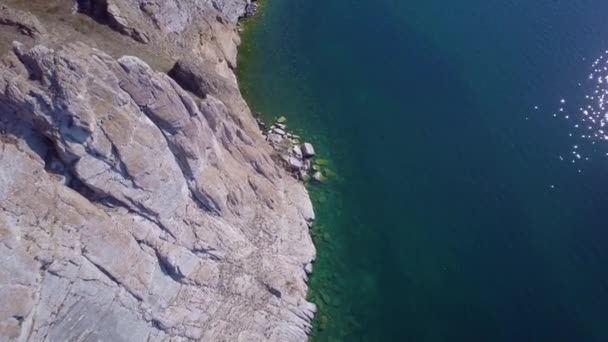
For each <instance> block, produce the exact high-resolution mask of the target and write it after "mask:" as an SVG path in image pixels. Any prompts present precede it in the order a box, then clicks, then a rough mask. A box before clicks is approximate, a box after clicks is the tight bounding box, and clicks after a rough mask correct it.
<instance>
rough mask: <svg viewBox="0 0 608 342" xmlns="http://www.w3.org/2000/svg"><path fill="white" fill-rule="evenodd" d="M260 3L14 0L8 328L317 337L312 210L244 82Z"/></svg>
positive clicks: (5, 253)
mask: <svg viewBox="0 0 608 342" xmlns="http://www.w3.org/2000/svg"><path fill="white" fill-rule="evenodd" d="M246 6H247V2H246V1H240V0H225V1H214V2H207V1H197V0H167V1H160V0H157V1H154V0H103V1H94V0H88V1H69V0H48V1H42V0H40V1H38V0H34V1H31V2H24V1H16V0H15V1H6V2H5V4H3V5H0V47H2V48H3V49H4V50H3V51H2V53H1V55H2V58H1V59H0V340H2V341H5V340H6V341H263V340H264V341H265V340H270V341H303V340H306V338H307V333H308V332H309V331H310V322H311V320H312V317H313V314H314V311H315V307H314V305H313V304H311V303H309V302H307V301H306V299H305V297H306V292H307V285H306V280H307V273H306V270H310V265H311V262H312V261H313V260H314V258H315V249H314V246H313V244H312V241H311V238H310V235H309V230H308V225H309V224H310V223H311V222H312V220H314V213H313V210H312V206H311V203H310V200H309V198H308V194H307V192H306V190H305V188H304V187H303V185H302V184H300V183H299V182H297V181H296V180H295V179H294V178H292V177H290V176H288V175H287V174H286V172H285V171H284V170H283V169H282V168H281V167H278V166H277V165H276V164H275V162H274V160H273V158H272V157H271V154H272V149H271V148H270V147H269V146H268V145H267V143H266V142H265V141H264V138H263V136H262V135H261V134H260V132H259V130H258V129H257V126H256V123H255V120H254V119H253V117H252V116H251V113H250V111H249V108H248V107H247V105H246V103H245V102H244V101H243V99H242V98H241V95H240V92H239V91H238V86H237V83H236V78H235V77H234V74H233V72H232V69H233V68H234V67H235V66H236V48H237V45H238V43H239V40H238V33H237V31H236V30H235V27H236V26H235V25H236V21H237V19H238V18H239V17H240V16H242V15H243V13H244V10H245V7H246ZM15 13H16V14H15ZM13 14H15V15H13ZM51 14H52V15H51ZM83 27H86V29H83ZM171 34H174V36H173V38H171V37H172V36H171ZM159 47H163V49H159ZM170 70H171V72H169V71H170ZM169 75H171V76H169ZM172 77H174V78H172Z"/></svg>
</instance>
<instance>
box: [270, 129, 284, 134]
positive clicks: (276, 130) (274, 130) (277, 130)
mask: <svg viewBox="0 0 608 342" xmlns="http://www.w3.org/2000/svg"><path fill="white" fill-rule="evenodd" d="M272 131H273V132H274V133H276V134H278V135H280V136H284V135H285V131H284V130H282V129H280V128H273V129H272Z"/></svg>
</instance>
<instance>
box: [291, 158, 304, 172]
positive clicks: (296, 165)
mask: <svg viewBox="0 0 608 342" xmlns="http://www.w3.org/2000/svg"><path fill="white" fill-rule="evenodd" d="M288 160H289V167H290V168H291V169H292V170H301V169H302V166H303V165H302V160H300V159H298V158H295V157H289V159H288Z"/></svg>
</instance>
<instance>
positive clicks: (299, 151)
mask: <svg viewBox="0 0 608 342" xmlns="http://www.w3.org/2000/svg"><path fill="white" fill-rule="evenodd" d="M291 151H292V152H293V155H294V156H296V157H297V158H299V159H302V149H301V148H300V146H294V147H293V148H292V149H291Z"/></svg>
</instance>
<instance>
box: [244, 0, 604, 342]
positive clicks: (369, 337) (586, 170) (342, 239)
mask: <svg viewBox="0 0 608 342" xmlns="http://www.w3.org/2000/svg"><path fill="white" fill-rule="evenodd" d="M607 15H608V2H606V1H600V0H570V1H563V0H536V1H515V0H502V1H499V0H483V1H482V0H461V1H458V2H449V1H445V0H444V1H439V0H427V1H424V2H422V1H409V0H400V1H397V0H377V1H361V0H350V1H346V0H328V1H324V2H321V3H320V2H312V1H302V0H264V4H263V11H262V13H261V15H260V16H259V17H258V18H257V19H256V20H255V21H254V22H253V23H250V24H249V25H248V30H247V31H246V33H245V35H244V44H243V46H242V48H241V50H240V61H239V63H240V65H239V70H238V71H239V81H240V83H241V87H242V90H243V93H244V95H245V97H246V99H247V100H248V102H249V103H250V104H251V105H252V107H253V108H254V110H256V111H259V112H262V113H263V116H264V117H265V118H267V119H268V120H270V119H272V118H273V117H278V116H280V115H285V116H286V117H287V118H288V120H289V121H288V123H289V125H290V126H291V128H292V129H294V130H296V131H297V132H299V133H301V134H302V135H304V136H306V137H308V139H309V140H311V141H312V142H313V143H314V144H315V145H316V147H317V150H319V152H320V154H321V157H322V158H324V159H327V161H328V163H329V165H328V166H327V167H328V168H329V169H331V170H332V171H334V172H335V173H336V176H335V177H332V178H331V179H330V181H329V183H327V184H326V185H322V186H316V185H311V186H310V190H311V193H312V196H313V200H314V204H315V208H316V211H317V214H318V222H317V225H316V226H315V228H314V231H313V234H314V239H315V243H316V245H317V247H318V260H317V263H316V264H315V272H314V274H313V277H312V279H311V282H310V285H311V293H310V298H311V300H313V301H315V302H316V303H317V304H318V305H319V313H318V315H317V316H316V321H315V331H314V334H313V338H312V340H313V341H608V224H606V221H607V218H608V210H607V207H608V157H606V155H605V154H606V153H608V142H606V141H601V140H597V141H595V140H594V141H591V140H589V139H584V138H582V137H581V134H580V133H581V132H580V131H578V130H580V129H582V128H575V127H574V124H576V123H581V126H585V127H586V123H585V122H583V121H582V119H584V117H582V114H581V112H580V110H579V107H585V106H586V105H587V104H588V103H589V101H592V100H590V99H586V98H585V94H590V93H592V92H593V90H594V89H595V88H594V87H595V86H597V85H593V84H590V83H589V82H587V80H588V75H589V73H590V72H591V71H592V62H593V61H594V60H595V59H596V58H598V57H599V56H603V55H605V52H604V50H605V49H607V48H608V21H606V17H607ZM597 74H598V73H596V74H595V75H594V77H595V76H597ZM579 83H580V85H579ZM561 99H564V102H565V103H564V104H562V103H560V102H561V101H560V100H561ZM535 107H537V109H535ZM560 107H561V108H563V112H560V111H559V108H560ZM553 114H556V117H554V116H553ZM566 116H568V117H569V119H565V117H566ZM597 127H599V125H598V126H594V127H593V129H592V130H590V131H592V132H595V131H597V130H599V128H597ZM570 134H572V136H570ZM583 135H584V132H583ZM593 142H595V144H593ZM575 145H576V147H574V146H575ZM573 150H576V151H583V152H581V154H582V158H581V159H578V158H577V157H576V153H575V154H574V155H573V154H572V151H573ZM576 151H575V152H576ZM560 157H562V158H561V159H563V160H561V159H560ZM585 158H589V159H590V160H588V161H586V160H585ZM571 159H576V160H575V163H571Z"/></svg>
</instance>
